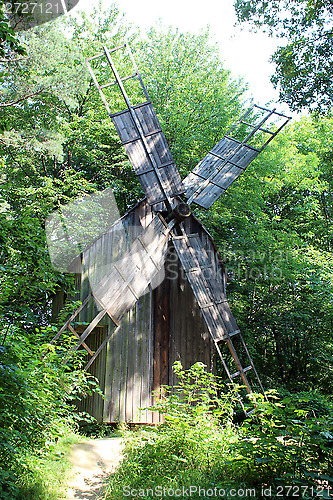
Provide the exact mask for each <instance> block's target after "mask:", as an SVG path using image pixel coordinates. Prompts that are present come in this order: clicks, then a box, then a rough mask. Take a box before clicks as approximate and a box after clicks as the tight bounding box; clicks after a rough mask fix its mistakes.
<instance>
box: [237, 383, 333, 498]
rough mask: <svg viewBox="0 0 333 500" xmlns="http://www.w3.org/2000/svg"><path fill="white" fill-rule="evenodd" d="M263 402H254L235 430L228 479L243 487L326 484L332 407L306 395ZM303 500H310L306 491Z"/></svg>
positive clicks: (273, 394)
mask: <svg viewBox="0 0 333 500" xmlns="http://www.w3.org/2000/svg"><path fill="white" fill-rule="evenodd" d="M268 398H269V400H268V401H265V400H264V399H263V397H262V396H257V398H256V401H257V406H256V411H255V414H254V416H253V417H252V418H251V419H247V420H246V421H245V423H244V424H243V426H242V428H241V434H240V436H241V439H240V441H239V443H238V445H237V451H238V456H237V458H236V459H235V460H233V461H232V473H231V475H230V479H232V480H235V481H239V482H246V484H247V485H258V482H260V483H261V485H265V484H267V485H270V486H277V485H295V487H297V486H299V487H301V486H304V487H305V486H308V487H311V486H312V487H314V486H316V485H319V484H321V483H322V484H327V481H329V484H330V483H331V481H332V479H331V478H329V475H330V471H331V460H332V456H333V454H332V447H333V412H332V406H331V405H329V404H326V405H325V403H324V402H320V400H319V401H318V399H319V398H318V397H317V398H316V397H313V396H312V395H311V394H310V393H304V394H289V395H286V396H285V397H283V398H281V396H280V395H279V394H278V393H276V391H270V393H268ZM320 403H321V404H320ZM304 491H305V490H304ZM303 498H313V497H312V494H311V490H309V491H308V493H307V494H304V496H303Z"/></svg>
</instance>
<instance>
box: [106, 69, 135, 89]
mask: <svg viewBox="0 0 333 500" xmlns="http://www.w3.org/2000/svg"><path fill="white" fill-rule="evenodd" d="M136 76H138V74H137V73H133V75H130V76H125V77H124V78H121V81H122V82H125V81H126V80H129V79H130V78H135V77H136ZM116 83H117V81H116V80H115V81H114V82H112V83H106V84H105V85H101V86H100V89H105V88H106V87H111V85H115V84H116Z"/></svg>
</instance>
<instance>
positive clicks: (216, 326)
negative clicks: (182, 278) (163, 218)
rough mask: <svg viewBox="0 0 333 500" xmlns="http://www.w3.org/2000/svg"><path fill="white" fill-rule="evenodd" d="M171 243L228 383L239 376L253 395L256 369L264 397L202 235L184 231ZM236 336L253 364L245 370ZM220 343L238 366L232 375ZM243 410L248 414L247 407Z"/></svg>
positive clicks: (174, 237) (248, 356)
mask: <svg viewBox="0 0 333 500" xmlns="http://www.w3.org/2000/svg"><path fill="white" fill-rule="evenodd" d="M172 242H173V245H174V247H175V250H176V252H177V254H178V257H179V260H180V262H181V264H182V267H183V269H184V271H185V274H186V277H187V279H188V282H189V284H190V286H191V288H192V290H193V293H194V295H195V298H196V300H197V302H198V305H199V307H200V309H201V312H202V315H203V318H204V320H205V322H206V325H207V328H208V330H209V333H210V335H211V336H212V338H213V341H214V344H215V347H216V349H217V352H218V354H219V356H220V358H221V361H222V364H223V366H224V369H225V371H226V373H227V375H228V378H229V380H230V381H231V383H232V384H234V378H235V377H237V376H240V377H241V379H242V382H243V383H244V385H245V387H246V389H247V392H248V393H251V392H252V389H251V386H250V383H249V381H248V378H247V376H246V372H247V371H249V370H253V371H254V374H255V376H256V378H257V380H258V383H259V386H260V388H261V390H262V392H263V394H264V389H263V386H262V384H261V381H260V379H259V376H258V373H257V371H256V369H255V367H254V364H253V362H252V359H251V356H250V353H249V351H248V349H247V347H246V345H245V342H244V339H243V337H242V336H241V333H240V330H239V328H238V326H237V323H236V321H235V318H234V316H233V314H232V312H231V309H230V306H229V303H228V301H227V298H226V295H225V292H224V288H223V284H222V282H221V280H220V279H218V277H217V276H216V271H215V270H214V268H213V265H212V262H211V259H210V258H209V257H208V254H207V252H206V250H205V247H204V246H203V244H202V242H201V240H200V237H199V235H198V234H189V235H187V234H186V233H185V232H184V234H183V235H182V236H173V238H172ZM236 335H238V336H239V338H240V340H241V342H242V344H243V347H244V348H245V352H246V356H247V358H248V359H249V363H250V364H249V366H247V367H245V368H243V366H242V363H241V361H240V359H239V356H238V354H237V352H236V349H235V347H234V345H233V342H232V337H233V336H236ZM221 343H226V344H227V346H228V348H229V351H230V353H231V355H232V357H233V360H234V362H235V364H236V367H237V371H236V372H235V373H231V372H230V371H229V369H228V366H227V364H226V362H225V360H224V357H223V355H222V352H221V349H220V345H221ZM242 406H243V404H242ZM243 409H244V411H246V410H245V408H244V406H243Z"/></svg>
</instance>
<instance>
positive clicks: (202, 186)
mask: <svg viewBox="0 0 333 500" xmlns="http://www.w3.org/2000/svg"><path fill="white" fill-rule="evenodd" d="M255 109H258V110H262V111H265V112H267V113H266V114H265V116H264V118H263V119H261V120H260V122H259V123H258V124H256V125H253V124H250V123H247V122H245V118H246V117H247V116H249V115H250V113H251V112H252V111H253V110H255ZM275 116H276V117H279V118H282V125H280V126H279V127H278V129H277V130H275V131H272V130H268V129H264V128H263V125H264V123H265V122H266V121H267V120H269V119H271V118H272V117H275ZM289 120H290V118H288V117H286V116H284V115H281V114H280V113H277V112H276V111H275V110H272V111H270V110H268V109H265V108H261V107H259V106H253V107H252V108H251V109H250V110H249V111H247V112H246V113H245V115H243V116H242V117H241V119H240V120H239V121H238V122H237V123H236V124H235V125H234V126H233V127H232V129H231V131H233V130H234V129H236V128H237V127H238V126H242V125H243V126H244V125H246V126H247V127H250V128H252V131H251V132H250V133H249V134H248V135H247V136H246V137H245V139H243V140H242V141H240V140H237V139H236V138H234V137H231V136H229V135H228V134H227V135H225V136H224V137H223V139H222V140H221V141H220V142H219V143H218V144H216V145H215V146H214V147H213V149H212V150H211V151H210V152H209V153H208V154H207V155H206V156H205V158H204V159H203V160H201V162H200V163H199V164H198V165H197V166H196V167H195V168H194V170H192V172H191V173H190V174H189V175H188V176H187V177H186V179H185V180H184V181H183V182H184V186H185V189H186V194H185V196H186V198H188V203H191V202H195V203H196V204H197V205H200V206H201V207H203V208H209V207H210V206H211V205H212V204H213V203H214V202H215V201H216V200H217V199H218V198H219V197H220V196H221V195H222V194H223V193H224V192H225V191H226V189H227V188H228V187H229V186H230V185H231V184H232V183H233V182H234V181H235V180H236V179H237V177H239V175H240V174H241V173H243V172H244V170H245V169H246V168H247V167H248V166H249V165H250V163H251V162H252V161H253V160H254V159H255V158H256V157H257V156H258V154H259V153H261V151H262V150H263V149H264V148H265V147H266V146H267V144H269V142H270V141H271V140H272V139H273V138H274V137H275V136H276V135H277V134H278V132H279V131H280V130H281V129H282V128H283V127H284V126H285V125H286V124H287V123H288V121H289ZM231 131H229V133H230V132H231ZM257 133H265V134H268V135H269V139H268V140H267V141H266V142H265V143H264V144H263V145H262V146H261V147H260V148H257V147H254V146H253V145H252V144H251V143H250V142H249V141H250V140H251V139H252V138H253V137H254V136H255V134H257Z"/></svg>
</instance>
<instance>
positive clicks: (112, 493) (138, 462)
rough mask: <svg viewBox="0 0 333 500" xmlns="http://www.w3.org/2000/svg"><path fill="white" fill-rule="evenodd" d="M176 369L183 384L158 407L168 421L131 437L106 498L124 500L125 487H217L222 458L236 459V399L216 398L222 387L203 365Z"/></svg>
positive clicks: (161, 401)
mask: <svg viewBox="0 0 333 500" xmlns="http://www.w3.org/2000/svg"><path fill="white" fill-rule="evenodd" d="M174 369H175V373H176V374H177V377H178V379H179V384H178V385H177V386H175V387H174V388H173V390H171V388H169V387H164V391H165V393H164V396H163V397H162V399H161V400H160V401H158V402H157V403H156V405H155V407H153V409H154V411H158V412H159V413H162V414H163V415H164V416H165V423H164V424H163V425H160V426H158V427H157V428H155V429H151V430H150V431H148V432H142V433H141V434H139V437H136V436H135V435H131V434H127V445H126V450H125V459H124V461H123V462H122V463H121V465H120V466H119V467H118V469H117V472H116V474H114V475H112V476H111V478H110V484H109V490H108V494H107V498H110V499H111V498H112V499H118V498H119V499H120V498H124V497H125V496H124V493H123V492H124V490H123V488H124V487H127V488H128V489H130V490H131V489H136V490H139V489H142V490H147V489H154V488H156V487H161V488H163V487H167V488H172V489H174V490H175V489H178V488H183V486H184V487H188V486H189V485H193V486H195V485H198V486H199V485H200V486H201V487H207V488H208V487H211V486H212V484H214V483H216V484H217V481H218V477H219V468H220V465H219V464H220V462H221V457H225V456H227V455H228V456H230V454H231V455H232V452H231V448H232V446H233V443H234V442H235V441H236V432H235V430H234V428H233V426H232V423H231V421H232V415H233V409H232V401H233V398H234V396H233V395H232V394H231V393H229V394H227V395H225V396H222V398H218V397H217V390H218V384H217V383H216V382H215V381H214V378H213V376H212V375H211V374H210V373H207V372H206V370H205V366H204V365H203V364H202V363H196V364H195V365H193V366H192V367H191V368H190V369H189V370H183V369H182V366H181V365H180V363H179V362H177V363H175V365H174ZM218 418H221V419H222V420H223V422H224V426H223V427H221V426H220V425H219V422H218ZM125 435H126V434H125ZM137 496H138V497H139V494H138V495H137ZM142 498H150V497H149V495H143V496H142ZM165 498H171V497H169V496H168V495H166V496H165ZM193 498H196V497H195V496H194V497H193Z"/></svg>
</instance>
